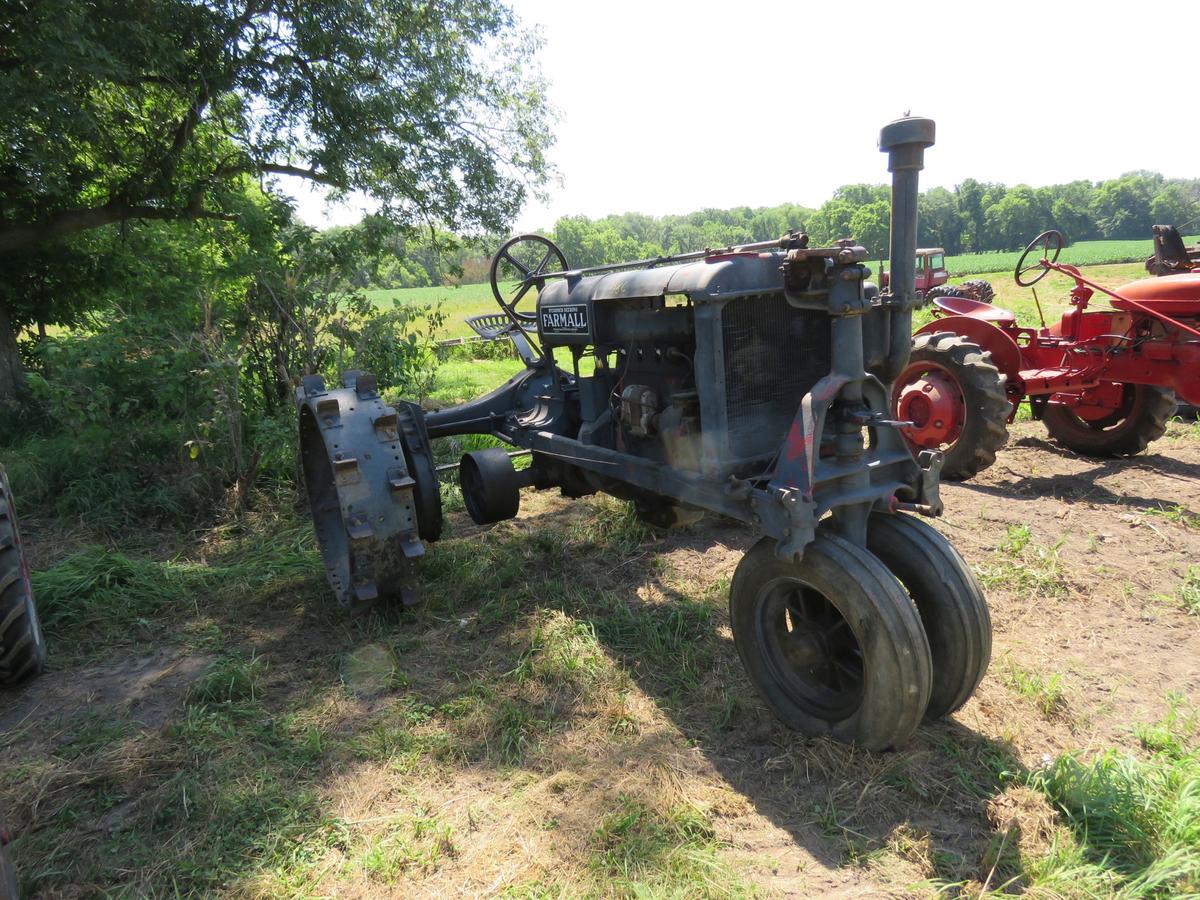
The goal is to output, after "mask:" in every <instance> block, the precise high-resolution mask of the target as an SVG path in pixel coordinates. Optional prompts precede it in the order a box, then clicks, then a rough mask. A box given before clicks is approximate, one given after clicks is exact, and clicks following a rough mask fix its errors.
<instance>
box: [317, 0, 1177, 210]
mask: <svg viewBox="0 0 1200 900" xmlns="http://www.w3.org/2000/svg"><path fill="white" fill-rule="evenodd" d="M510 2H511V5H512V7H513V9H514V10H515V11H516V13H517V15H518V16H519V17H520V18H521V20H522V22H523V23H524V24H526V25H533V26H537V27H538V28H539V29H540V31H541V33H542V36H543V38H544V40H545V46H544V48H543V49H542V51H541V52H540V53H539V54H538V55H537V57H536V61H537V63H538V64H539V65H540V67H541V70H542V73H543V74H544V75H545V76H546V77H547V78H548V79H549V82H550V88H549V96H550V101H551V103H552V104H553V106H554V107H555V108H556V109H557V110H558V115H559V118H558V121H557V123H556V125H555V126H554V136H555V144H554V146H553V148H552V149H551V151H550V159H551V161H552V162H553V164H554V165H555V167H556V169H557V173H558V174H557V181H556V182H555V183H553V184H551V185H550V186H549V187H548V190H547V193H548V196H547V198H546V200H545V201H544V202H539V201H536V200H531V201H530V202H529V203H528V204H527V205H526V207H525V209H524V210H523V211H522V213H521V216H520V218H519V219H518V221H517V222H516V223H515V230H533V229H538V228H550V227H551V226H552V225H553V224H554V222H555V220H556V219H557V218H558V217H560V216H563V215H578V214H582V215H586V216H589V217H592V218H597V217H601V216H605V215H608V214H610V213H623V212H642V213H648V214H651V215H664V214H672V213H686V212H691V211H694V210H698V209H703V208H706V207H716V208H725V207H731V206H751V207H759V206H775V205H778V204H781V203H798V204H801V205H804V206H809V207H814V208H815V207H818V206H820V205H821V203H823V202H824V201H825V200H826V199H828V198H829V196H830V195H831V194H832V192H833V191H834V189H835V188H837V187H838V186H839V185H843V184H850V183H855V182H871V183H882V182H886V181H888V179H889V176H888V174H887V163H886V158H885V157H884V155H883V154H881V153H879V151H878V150H877V149H876V144H877V141H878V137H879V129H880V127H882V126H883V125H884V124H886V123H887V122H888V121H890V120H892V119H894V118H897V117H899V116H902V115H904V114H905V113H906V112H911V114H913V115H922V116H929V117H931V118H933V119H934V120H935V121H936V122H937V143H936V145H935V146H934V147H932V148H931V149H930V150H929V151H928V152H927V153H926V157H925V171H924V172H923V173H922V182H921V187H922V189H926V188H929V187H933V186H937V185H941V186H944V187H947V188H953V186H954V185H955V184H958V183H959V182H961V181H962V180H963V179H964V178H967V177H973V178H976V179H978V180H980V181H998V182H1004V183H1006V184H1009V185H1014V184H1022V183H1023V184H1030V185H1033V186H1035V187H1036V186H1040V185H1046V184H1055V183H1059V182H1064V181H1072V180H1075V179H1087V180H1091V181H1099V180H1102V179H1105V178H1113V177H1116V176H1118V175H1120V174H1122V173H1123V172H1127V171H1130V170H1132V169H1150V170H1155V171H1159V172H1162V173H1163V174H1164V175H1166V176H1168V177H1189V178H1194V177H1197V176H1200V158H1198V156H1200V150H1198V146H1200V120H1198V119H1197V118H1196V116H1195V112H1194V109H1193V108H1192V103H1191V100H1190V99H1189V98H1191V97H1193V96H1194V93H1195V80H1194V79H1195V74H1194V73H1195V69H1194V66H1193V65H1192V64H1191V60H1193V59H1194V58H1195V53H1196V49H1195V34H1196V30H1195V28H1194V27H1193V26H1194V22H1192V21H1191V20H1190V19H1189V15H1190V14H1188V13H1187V12H1186V11H1184V10H1183V8H1182V7H1174V6H1172V5H1168V6H1166V7H1157V6H1154V5H1151V6H1147V7H1141V6H1136V5H1134V4H1129V3H1125V4H1115V3H1114V4H1108V3H1102V2H1093V3H1075V2H1054V3H1046V4H1044V5H1043V6H1041V7H1040V9H1039V8H1038V7H1036V6H1034V7H1029V6H1024V5H1018V4H1013V3H989V4H985V3H970V2H965V0H964V2H959V3H943V2H939V3H920V4H917V3H898V2H894V0H893V2H891V3H882V2H873V0H867V2H863V0H860V2H856V3H852V4H851V3H845V4H842V3H836V2H824V3H819V4H810V3H803V2H791V3H759V4H747V5H745V6H742V5H740V4H736V3H729V2H725V3H720V4H718V3H708V2H691V3H685V2H675V0H670V2H668V0H642V2H629V0H609V2H605V3H582V2H577V0H557V2H556V0H510ZM1180 15H1182V16H1183V19H1182V20H1181V19H1180V18H1179V16H1180ZM293 191H294V194H295V196H296V199H297V201H298V205H299V210H300V214H301V217H302V218H304V219H305V220H306V221H308V222H310V223H311V224H314V225H317V226H321V227H323V226H325V225H330V224H349V223H351V222H355V221H358V219H359V218H360V217H361V215H362V210H363V208H364V207H365V206H366V205H367V203H366V201H365V200H363V199H352V200H351V201H349V202H348V203H346V204H343V205H341V206H337V207H329V206H327V205H326V204H325V203H324V200H323V195H322V193H321V192H319V191H311V190H309V189H307V188H306V187H304V186H301V185H296V186H295V187H294V188H293Z"/></svg>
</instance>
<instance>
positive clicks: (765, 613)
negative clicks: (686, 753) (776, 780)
mask: <svg viewBox="0 0 1200 900" xmlns="http://www.w3.org/2000/svg"><path fill="white" fill-rule="evenodd" d="M775 547H776V542H775V540H774V539H772V538H763V539H762V540H760V541H759V542H758V543H757V544H755V545H754V546H753V547H752V548H751V549H750V551H749V552H748V553H747V554H746V555H745V556H744V557H743V558H742V561H741V562H740V563H739V564H738V567H737V571H736V572H735V573H734V576H733V585H732V586H731V588H730V592H729V616H730V621H731V624H732V626H733V639H734V643H735V644H736V645H737V649H738V655H739V656H740V657H741V659H742V664H743V665H744V666H745V668H746V672H747V674H748V675H749V676H750V680H751V681H752V682H753V683H754V687H755V688H756V689H757V690H758V692H759V694H760V695H761V696H762V698H763V699H764V700H765V701H766V702H767V704H768V705H769V706H770V707H771V709H772V710H773V711H774V713H775V715H777V716H778V717H779V718H780V719H781V720H782V721H783V723H784V724H785V725H787V726H789V727H791V728H794V729H796V730H797V731H801V732H803V733H804V734H807V735H813V736H816V735H829V736H830V737H832V738H834V739H835V740H839V741H844V742H847V743H854V744H859V745H861V746H863V747H866V748H867V749H869V750H883V749H887V748H889V747H897V746H899V745H901V744H903V743H904V742H905V741H906V740H907V739H908V738H909V736H911V735H912V733H913V731H914V730H915V729H916V728H917V726H918V725H919V724H920V723H921V719H922V717H923V716H924V714H925V708H926V706H927V704H928V703H929V693H930V685H931V681H932V668H931V663H930V656H929V644H928V642H927V641H926V638H925V632H924V630H923V629H922V627H921V620H920V618H919V617H918V615H917V611H916V608H915V607H914V606H913V604H912V601H911V600H909V598H908V596H907V595H906V594H905V592H904V589H903V587H901V585H900V583H899V582H898V581H897V580H896V578H895V577H894V576H893V575H892V574H891V573H890V572H889V571H888V570H887V568H886V567H885V566H884V565H883V563H881V562H880V561H879V560H878V559H877V558H876V557H874V556H873V555H872V554H871V553H869V552H867V551H866V550H864V549H862V548H861V547H858V546H856V545H854V544H851V543H850V542H848V541H846V540H844V539H843V538H841V537H839V536H838V535H835V534H831V533H828V532H820V533H818V535H817V538H816V540H814V541H813V542H812V543H811V544H809V545H808V546H807V547H806V548H805V550H804V555H803V556H802V558H801V560H800V562H798V563H797V562H792V561H790V560H783V559H780V558H779V557H778V556H776V554H775Z"/></svg>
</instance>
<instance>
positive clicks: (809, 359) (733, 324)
mask: <svg viewBox="0 0 1200 900" xmlns="http://www.w3.org/2000/svg"><path fill="white" fill-rule="evenodd" d="M721 332H722V342H723V346H724V351H725V410H726V422H727V424H728V427H729V450H730V452H732V453H733V455H734V456H735V457H748V456H758V455H761V454H766V453H772V452H774V451H775V450H777V449H779V446H780V444H781V443H782V442H783V439H784V437H785V436H786V434H787V430H788V426H789V425H790V424H791V422H792V419H793V418H794V417H795V415H796V409H797V407H799V405H800V400H801V398H802V397H803V396H804V395H805V394H806V393H808V391H809V390H811V389H812V386H813V385H814V384H816V383H817V381H819V380H820V379H821V378H823V377H824V376H825V375H827V374H828V373H829V365H830V353H829V340H830V335H829V316H828V315H827V314H826V313H822V312H817V311H814V310H805V309H796V308H794V307H792V306H789V305H788V302H787V300H786V299H784V297H783V295H782V294H774V295H766V296H759V297H742V298H738V299H736V300H731V301H729V303H727V304H725V306H724V307H723V309H722V310H721Z"/></svg>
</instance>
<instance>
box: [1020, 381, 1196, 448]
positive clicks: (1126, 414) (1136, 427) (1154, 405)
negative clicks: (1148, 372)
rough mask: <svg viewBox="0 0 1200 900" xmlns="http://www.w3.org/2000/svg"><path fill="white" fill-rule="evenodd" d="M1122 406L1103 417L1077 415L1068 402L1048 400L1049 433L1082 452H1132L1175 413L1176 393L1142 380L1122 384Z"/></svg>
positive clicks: (1164, 426)
mask: <svg viewBox="0 0 1200 900" xmlns="http://www.w3.org/2000/svg"><path fill="white" fill-rule="evenodd" d="M1122 388H1123V391H1122V393H1123V397H1122V401H1121V407H1120V409H1118V410H1115V411H1114V412H1113V413H1112V415H1110V416H1107V417H1105V418H1103V419H1098V420H1093V421H1089V420H1087V419H1083V418H1080V417H1079V416H1078V415H1077V414H1076V413H1075V411H1074V410H1073V409H1071V408H1070V407H1069V406H1062V405H1059V404H1047V406H1046V410H1045V412H1044V413H1043V414H1042V421H1043V422H1045V423H1046V430H1047V431H1049V432H1050V437H1052V438H1054V440H1056V441H1058V443H1060V444H1062V445H1063V446H1064V447H1066V448H1068V449H1070V450H1074V451H1075V452H1076V453H1082V454H1083V455H1085V456H1133V455H1134V454H1136V453H1141V452H1142V451H1143V450H1145V449H1146V447H1147V446H1149V444H1150V442H1151V441H1156V440H1158V439H1159V438H1160V437H1162V436H1163V435H1164V434H1165V433H1166V430H1167V422H1169V421H1170V420H1171V416H1173V415H1174V414H1175V395H1174V394H1173V393H1172V392H1171V391H1169V390H1166V389H1164V388H1158V387H1151V386H1150V385H1145V384H1126V385H1122Z"/></svg>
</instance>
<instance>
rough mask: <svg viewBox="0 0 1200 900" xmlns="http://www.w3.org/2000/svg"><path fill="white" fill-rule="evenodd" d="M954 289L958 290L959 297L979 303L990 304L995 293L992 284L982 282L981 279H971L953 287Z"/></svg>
mask: <svg viewBox="0 0 1200 900" xmlns="http://www.w3.org/2000/svg"><path fill="white" fill-rule="evenodd" d="M955 287H957V288H958V289H959V296H960V297H969V298H971V299H972V300H978V301H980V302H981V303H991V302H992V301H993V300H994V299H995V298H996V291H995V289H994V288H993V287H992V283H991V282H990V281H984V280H983V279H982V278H972V279H971V280H969V281H964V282H963V283H962V284H958V285H955Z"/></svg>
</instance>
